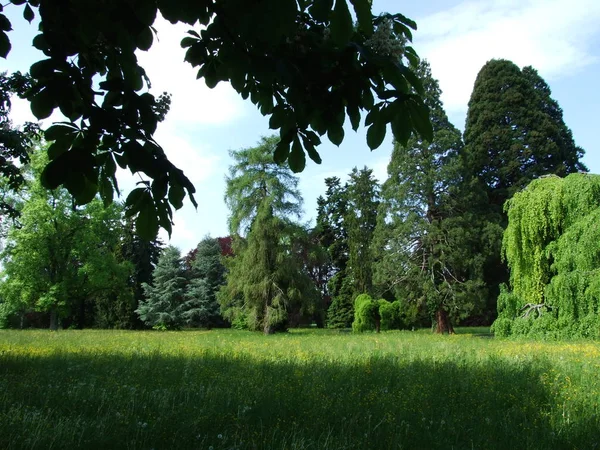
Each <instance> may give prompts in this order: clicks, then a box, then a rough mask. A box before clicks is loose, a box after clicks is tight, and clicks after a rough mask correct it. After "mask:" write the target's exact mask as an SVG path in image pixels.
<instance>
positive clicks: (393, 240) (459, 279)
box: [373, 61, 474, 332]
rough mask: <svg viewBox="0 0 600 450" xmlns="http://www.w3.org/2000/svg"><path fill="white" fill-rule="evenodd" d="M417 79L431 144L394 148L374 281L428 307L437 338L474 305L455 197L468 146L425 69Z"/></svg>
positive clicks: (394, 294)
mask: <svg viewBox="0 0 600 450" xmlns="http://www.w3.org/2000/svg"><path fill="white" fill-rule="evenodd" d="M418 74H419V75H420V77H421V79H422V80H423V84H424V87H425V97H424V98H425V102H426V104H427V106H428V107H429V109H430V114H431V120H432V125H433V131H434V134H433V140H432V141H431V142H428V141H424V140H422V139H418V138H411V139H410V140H409V142H408V145H407V146H406V147H403V146H401V145H400V144H399V143H397V142H396V143H394V151H393V154H392V158H391V161H390V163H389V165H388V179H387V180H386V182H385V183H384V184H383V187H382V201H381V207H380V209H379V217H378V221H377V228H376V232H375V238H374V242H373V250H374V252H375V254H376V262H375V264H374V270H375V279H376V283H377V285H378V290H379V291H380V293H381V295H382V296H384V297H387V298H390V297H391V298H396V299H403V300H405V301H408V302H410V303H413V304H417V305H419V306H421V305H423V306H426V308H427V311H428V313H429V314H430V315H431V317H432V318H433V319H434V321H435V323H436V324H437V326H436V330H437V331H438V332H445V331H448V332H453V327H452V320H456V319H460V318H464V317H465V316H466V315H467V314H468V313H469V312H470V311H471V310H472V309H473V306H474V304H473V303H474V302H473V298H472V297H471V296H468V295H466V292H468V290H469V287H470V285H471V283H469V282H468V281H467V280H466V279H465V278H466V277H465V276H464V269H463V267H464V262H462V261H461V257H462V255H461V253H460V250H461V246H462V245H464V243H465V242H464V234H463V233H464V232H465V230H464V229H462V227H461V226H460V225H461V224H460V221H458V220H457V219H456V217H455V216H456V213H457V207H458V206H460V205H457V204H456V199H455V198H453V197H454V195H456V188H457V186H458V184H459V180H460V164H459V158H458V155H459V152H460V151H461V149H462V139H461V134H460V131H459V130H457V129H456V127H454V125H452V124H451V123H450V121H449V120H448V117H447V116H446V113H445V112H444V109H443V105H442V102H441V100H440V95H441V90H440V88H439V84H438V82H437V80H435V79H434V78H433V77H432V75H431V70H430V67H429V64H428V63H427V62H425V61H422V62H421V63H420V65H419V68H418ZM461 229H462V232H461V231H460V230H461Z"/></svg>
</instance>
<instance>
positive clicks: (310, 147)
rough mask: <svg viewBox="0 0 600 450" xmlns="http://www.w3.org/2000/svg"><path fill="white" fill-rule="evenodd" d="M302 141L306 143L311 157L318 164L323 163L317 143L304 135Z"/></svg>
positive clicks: (305, 145)
mask: <svg viewBox="0 0 600 450" xmlns="http://www.w3.org/2000/svg"><path fill="white" fill-rule="evenodd" d="M309 133H311V132H309ZM313 134H314V133H313ZM315 136H316V135H315ZM302 143H303V144H304V148H305V149H306V152H307V153H308V156H309V157H310V159H312V160H313V161H314V162H316V163H317V164H321V162H322V160H321V155H319V152H317V149H316V148H315V145H316V144H314V143H313V141H311V140H310V138H307V137H305V136H302Z"/></svg>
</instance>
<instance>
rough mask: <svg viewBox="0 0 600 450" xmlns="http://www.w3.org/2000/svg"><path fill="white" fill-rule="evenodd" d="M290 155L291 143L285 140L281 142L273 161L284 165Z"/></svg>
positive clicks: (276, 148) (278, 144)
mask: <svg viewBox="0 0 600 450" xmlns="http://www.w3.org/2000/svg"><path fill="white" fill-rule="evenodd" d="M289 154H290V143H289V142H286V141H284V140H280V141H279V142H278V143H277V146H276V147H275V152H274V153H273V161H275V162H276V163H277V164H283V162H284V161H285V160H287V158H288V155H289Z"/></svg>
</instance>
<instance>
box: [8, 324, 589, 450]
mask: <svg viewBox="0 0 600 450" xmlns="http://www.w3.org/2000/svg"><path fill="white" fill-rule="evenodd" d="M458 331H459V334H458V335H455V336H435V335H432V334H430V333H429V332H426V331H418V332H409V331H404V332H388V333H381V334H380V335H376V334H370V333H369V334H363V335H356V334H352V333H348V332H345V333H344V332H335V331H329V330H304V329H302V330H293V331H291V332H289V333H285V334H277V335H274V336H263V335H261V334H256V333H251V332H243V331H235V330H212V331H183V332H136V331H130V332H129V331H100V330H86V331H59V332H55V333H52V332H49V331H40V330H38V331H33V330H27V331H0V448H3V449H16V448H39V449H48V448H69V449H71V448H86V449H90V448H103V449H104V448H127V449H148V450H149V449H169V448H173V449H187V448H190V449H213V450H217V449H365V448H373V449H429V448H432V449H433V448H440V449H511V450H514V449H522V448H523V449H525V448H527V449H560V448H573V449H593V448H600V406H599V404H600V343H598V342H583V341H578V342H564V343H560V342H536V341H526V340H501V339H497V338H491V337H490V335H489V334H488V333H487V330H485V329H459V330H458Z"/></svg>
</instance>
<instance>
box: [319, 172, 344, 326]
mask: <svg viewBox="0 0 600 450" xmlns="http://www.w3.org/2000/svg"><path fill="white" fill-rule="evenodd" d="M325 185H326V186H327V190H326V192H325V197H323V196H320V197H319V198H318V199H317V224H316V227H315V232H316V234H317V238H318V240H319V243H320V245H321V246H322V247H323V248H324V249H325V250H326V252H327V255H328V259H329V262H330V266H329V267H328V271H327V272H328V273H327V275H326V276H327V282H326V283H327V284H326V294H325V295H326V297H325V306H326V308H327V309H328V313H327V315H328V317H327V324H328V326H329V327H332V328H346V327H349V326H350V324H351V323H352V317H353V316H352V298H351V297H352V293H351V292H350V290H349V289H347V288H345V287H349V285H348V281H345V280H346V267H347V265H348V257H349V250H348V233H347V232H346V225H345V223H344V217H346V214H347V211H348V200H347V198H346V190H345V187H344V186H343V185H342V183H341V180H340V179H339V178H338V177H329V178H326V179H325ZM333 304H335V305H334V306H332V305H333Z"/></svg>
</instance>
